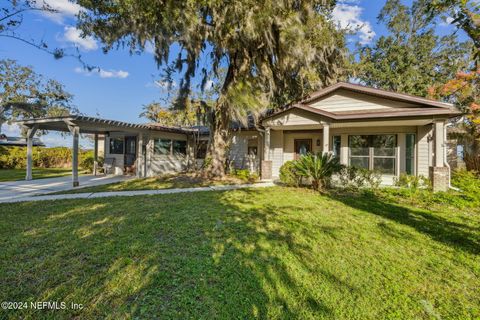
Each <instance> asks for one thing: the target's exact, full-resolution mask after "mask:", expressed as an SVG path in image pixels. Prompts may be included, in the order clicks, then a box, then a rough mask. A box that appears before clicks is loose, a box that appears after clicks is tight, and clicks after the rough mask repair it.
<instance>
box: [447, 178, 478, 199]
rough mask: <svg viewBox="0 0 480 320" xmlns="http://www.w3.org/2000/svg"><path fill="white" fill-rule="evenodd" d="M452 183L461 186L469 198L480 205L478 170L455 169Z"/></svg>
mask: <svg viewBox="0 0 480 320" xmlns="http://www.w3.org/2000/svg"><path fill="white" fill-rule="evenodd" d="M452 185H453V186H455V187H457V188H459V189H460V190H461V192H462V194H463V195H464V197H466V198H467V199H468V200H470V201H471V202H473V203H476V204H478V205H480V177H479V176H478V173H477V172H476V171H467V170H457V171H454V172H453V173H452Z"/></svg>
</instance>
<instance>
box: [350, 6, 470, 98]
mask: <svg viewBox="0 0 480 320" xmlns="http://www.w3.org/2000/svg"><path fill="white" fill-rule="evenodd" d="M429 2H430V1H427V0H418V1H414V2H413V3H412V6H411V7H408V6H406V5H403V4H402V3H401V1H400V0H388V1H387V2H386V4H385V6H384V7H383V9H382V10H381V12H380V15H379V16H378V20H379V21H380V22H383V23H384V24H385V25H386V27H387V29H388V31H389V32H390V34H389V35H387V36H382V37H380V38H379V39H378V40H377V41H376V43H375V44H374V45H373V46H372V47H370V46H365V47H362V48H360V52H359V63H358V66H357V77H358V78H359V79H360V80H362V81H363V82H365V83H366V84H367V85H370V86H374V87H379V88H383V89H387V90H392V91H397V92H403V93H409V94H413V95H418V96H426V95H427V94H428V89H429V88H430V87H432V86H434V85H437V84H441V83H445V82H447V81H448V80H449V79H452V78H453V77H454V76H455V74H456V73H457V71H458V70H461V69H464V68H465V67H466V66H468V63H469V55H470V53H471V51H470V50H471V44H470V43H461V42H459V41H458V39H457V37H456V35H455V34H452V35H448V36H443V37H440V36H438V35H436V34H435V21H434V20H433V18H432V17H431V16H430V15H428V14H427V12H426V8H427V6H428V3H429Z"/></svg>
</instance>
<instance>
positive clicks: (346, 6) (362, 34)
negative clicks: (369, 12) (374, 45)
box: [333, 0, 375, 44]
mask: <svg viewBox="0 0 480 320" xmlns="http://www.w3.org/2000/svg"><path fill="white" fill-rule="evenodd" d="M358 3H359V1H358V0H350V1H340V2H339V3H338V4H337V5H336V6H335V8H334V9H333V19H334V21H335V22H337V23H338V25H339V27H340V28H342V29H344V30H348V31H352V32H354V33H357V34H358V37H359V38H360V43H361V44H368V43H370V42H371V41H372V39H373V38H374V37H375V31H373V28H372V25H371V24H370V22H369V21H365V20H362V19H361V15H362V12H363V8H362V7H360V6H358V5H357V4H358Z"/></svg>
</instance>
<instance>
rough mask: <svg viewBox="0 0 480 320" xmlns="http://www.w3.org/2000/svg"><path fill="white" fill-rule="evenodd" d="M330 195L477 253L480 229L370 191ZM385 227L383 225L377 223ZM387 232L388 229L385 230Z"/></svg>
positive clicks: (447, 243) (440, 240)
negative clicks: (393, 200) (395, 201)
mask: <svg viewBox="0 0 480 320" xmlns="http://www.w3.org/2000/svg"><path fill="white" fill-rule="evenodd" d="M330 197H331V198H332V199H334V200H336V201H340V202H342V203H344V204H346V205H348V206H350V207H352V208H355V209H359V210H362V211H365V212H368V213H371V214H374V215H377V216H381V217H383V218H387V219H390V220H393V221H395V222H397V223H401V224H403V225H407V226H409V227H412V228H414V229H415V230H417V231H418V232H420V233H423V234H425V235H427V236H429V237H431V238H432V239H434V240H436V241H439V242H441V243H444V244H446V245H449V246H452V247H455V248H458V249H461V250H464V251H467V252H470V253H473V254H480V232H478V228H474V227H470V226H468V225H466V224H462V223H455V222H452V221H448V220H446V219H443V218H442V217H441V216H440V215H438V214H432V213H430V212H429V211H427V210H421V209H412V208H409V207H406V206H402V205H399V204H397V203H391V202H389V201H388V200H386V199H385V198H382V197H379V196H377V195H376V194H375V193H373V192H363V193H360V194H354V193H335V194H332V195H330ZM380 227H381V228H383V229H385V228H386V227H385V226H382V225H380ZM385 231H386V232H389V230H385Z"/></svg>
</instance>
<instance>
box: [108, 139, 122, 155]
mask: <svg viewBox="0 0 480 320" xmlns="http://www.w3.org/2000/svg"><path fill="white" fill-rule="evenodd" d="M123 144H124V141H123V138H110V150H109V151H110V154H123Z"/></svg>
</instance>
